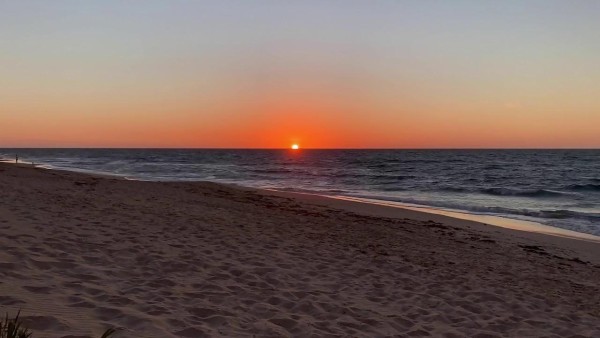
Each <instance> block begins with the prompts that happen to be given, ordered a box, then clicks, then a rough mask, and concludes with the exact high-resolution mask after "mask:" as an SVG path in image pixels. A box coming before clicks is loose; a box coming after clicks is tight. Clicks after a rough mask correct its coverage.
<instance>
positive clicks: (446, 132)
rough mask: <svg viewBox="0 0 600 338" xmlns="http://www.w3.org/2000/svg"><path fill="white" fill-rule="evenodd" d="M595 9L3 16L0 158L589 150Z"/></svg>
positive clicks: (93, 8)
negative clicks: (141, 151) (15, 150)
mask: <svg viewBox="0 0 600 338" xmlns="http://www.w3.org/2000/svg"><path fill="white" fill-rule="evenodd" d="M597 7H599V6H597V5H596V4H593V3H588V4H585V5H584V4H582V3H581V4H580V6H567V5H566V4H561V3H559V2H548V3H547V2H545V3H544V6H543V7H539V6H534V5H533V4H519V3H504V4H496V3H487V4H484V3H478V2H473V3H468V2H465V3H460V4H453V5H449V4H448V5H446V4H443V3H438V4H432V3H422V2H414V3H409V2H407V3H396V2H389V3H388V2H381V4H380V5H379V6H367V5H366V4H365V5H361V4H346V5H343V4H342V3H340V4H337V3H333V2H332V3H329V2H328V3H318V2H315V3H311V2H309V3H303V2H299V3H289V4H282V3H277V2H268V1H267V2H264V3H260V4H253V5H249V4H247V3H245V2H243V1H239V2H237V1H232V2H230V3H229V2H228V3H227V4H224V3H221V2H215V3H208V2H207V3H202V4H201V3H193V2H190V3H186V2H182V3H177V4H176V5H167V4H166V3H165V2H160V1H156V2H155V1H148V2H147V3H146V6H144V7H143V8H140V7H139V6H130V5H128V4H125V3H122V2H117V1H106V2H98V3H83V2H82V3H72V2H69V3H67V2H61V1H58V2H56V3H53V4H52V5H51V4H46V3H43V2H41V3H21V2H13V3H3V4H0V41H3V42H6V43H7V46H8V47H9V48H3V52H2V54H1V55H0V126H1V127H2V132H1V133H0V148H2V147H186V148H187V147H194V148H195V147H199V148H202V147H207V148H284V147H289V146H290V145H291V144H292V143H299V144H300V145H301V146H302V147H303V148H597V147H600V137H599V136H598V135H600V96H599V95H598V94H597V89H598V88H600V67H598V66H597V56H598V55H600V44H598V43H597V41H598V40H597V34H596V33H595V32H598V31H600V24H598V21H597V20H595V19H596V18H595V17H594V16H593V15H591V14H590V13H594V11H595V10H598V9H600V8H597ZM534 14H535V15H534Z"/></svg>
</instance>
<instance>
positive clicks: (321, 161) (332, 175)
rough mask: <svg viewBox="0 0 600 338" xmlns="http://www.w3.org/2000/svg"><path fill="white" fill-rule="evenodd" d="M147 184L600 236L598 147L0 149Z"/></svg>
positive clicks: (33, 159)
mask: <svg viewBox="0 0 600 338" xmlns="http://www.w3.org/2000/svg"><path fill="white" fill-rule="evenodd" d="M15 154H18V155H19V158H20V160H22V161H24V162H34V163H36V164H38V165H41V166H44V167H47V168H54V169H66V170H73V171H83V172H93V173H104V174H113V175H118V176H122V177H126V178H129V179H137V180H149V181H214V182H224V183H234V184H239V185H243V186H250V187H258V188H269V189H277V190H287V191H298V192H309V193H316V194H322V195H338V196H350V197H359V198H368V199H375V200H383V201H394V202H400V203H405V204H409V205H417V206H426V207H430V208H437V209H444V210H451V211H459V212H466V213H472V214H482V215H495V216H500V217H505V218H512V219H519V220H527V221H534V222H539V223H542V224H546V225H550V226H554V227H559V228H564V229H568V230H574V231H578V232H583V233H589V234H595V235H600V150H316V149H315V150H309V149H303V150H297V151H293V150H283V149H281V150H233V149H231V150H229V149H227V150H226V149H0V157H3V158H5V159H14V156H15Z"/></svg>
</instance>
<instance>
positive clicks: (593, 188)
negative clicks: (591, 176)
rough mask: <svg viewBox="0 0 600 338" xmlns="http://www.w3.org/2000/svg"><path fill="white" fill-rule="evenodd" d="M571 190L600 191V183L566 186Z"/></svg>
mask: <svg viewBox="0 0 600 338" xmlns="http://www.w3.org/2000/svg"><path fill="white" fill-rule="evenodd" d="M566 188H567V189H569V190H573V191H599V192H600V184H593V183H589V184H571V185H568V186H567V187H566Z"/></svg>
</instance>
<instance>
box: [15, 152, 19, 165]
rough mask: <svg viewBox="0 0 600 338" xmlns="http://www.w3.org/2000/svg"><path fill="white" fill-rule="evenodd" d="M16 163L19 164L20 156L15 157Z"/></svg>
mask: <svg viewBox="0 0 600 338" xmlns="http://www.w3.org/2000/svg"><path fill="white" fill-rule="evenodd" d="M15 163H19V154H16V155H15Z"/></svg>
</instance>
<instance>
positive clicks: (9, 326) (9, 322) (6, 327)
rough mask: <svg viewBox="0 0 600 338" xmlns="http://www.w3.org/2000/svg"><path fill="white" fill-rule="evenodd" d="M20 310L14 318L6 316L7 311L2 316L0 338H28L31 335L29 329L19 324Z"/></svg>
mask: <svg viewBox="0 0 600 338" xmlns="http://www.w3.org/2000/svg"><path fill="white" fill-rule="evenodd" d="M20 314H21V311H19V312H18V313H17V315H16V316H15V318H14V319H9V318H8V313H7V314H6V316H5V317H4V320H2V321H0V338H29V337H31V331H29V329H27V328H24V327H22V326H21V321H20V320H19V315H20Z"/></svg>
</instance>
